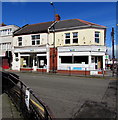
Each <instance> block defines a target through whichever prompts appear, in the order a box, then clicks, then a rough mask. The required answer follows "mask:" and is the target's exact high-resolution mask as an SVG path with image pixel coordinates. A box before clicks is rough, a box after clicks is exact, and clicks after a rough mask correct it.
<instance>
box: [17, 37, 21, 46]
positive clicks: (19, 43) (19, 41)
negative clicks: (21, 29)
mask: <svg viewBox="0 0 118 120" xmlns="http://www.w3.org/2000/svg"><path fill="white" fill-rule="evenodd" d="M19 38H21V40H20V39H19ZM18 46H22V37H18Z"/></svg>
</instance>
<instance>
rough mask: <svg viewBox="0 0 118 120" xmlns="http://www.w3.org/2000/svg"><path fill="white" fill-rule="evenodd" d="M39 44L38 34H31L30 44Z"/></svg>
mask: <svg viewBox="0 0 118 120" xmlns="http://www.w3.org/2000/svg"><path fill="white" fill-rule="evenodd" d="M39 44H40V35H33V36H32V45H39Z"/></svg>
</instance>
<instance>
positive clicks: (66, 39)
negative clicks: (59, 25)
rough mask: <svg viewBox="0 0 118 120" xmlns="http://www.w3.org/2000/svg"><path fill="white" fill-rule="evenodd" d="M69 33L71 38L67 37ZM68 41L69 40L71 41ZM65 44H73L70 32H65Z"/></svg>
mask: <svg viewBox="0 0 118 120" xmlns="http://www.w3.org/2000/svg"><path fill="white" fill-rule="evenodd" d="M67 34H69V38H68V37H67ZM66 41H69V43H68V42H66ZM65 44H71V40H70V33H65Z"/></svg>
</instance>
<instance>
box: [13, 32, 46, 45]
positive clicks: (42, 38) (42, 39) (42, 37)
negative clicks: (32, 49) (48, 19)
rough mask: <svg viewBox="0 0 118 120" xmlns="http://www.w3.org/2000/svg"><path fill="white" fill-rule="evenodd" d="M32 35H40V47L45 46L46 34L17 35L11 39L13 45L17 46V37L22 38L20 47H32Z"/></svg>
mask: <svg viewBox="0 0 118 120" xmlns="http://www.w3.org/2000/svg"><path fill="white" fill-rule="evenodd" d="M32 35H40V45H45V44H46V43H47V40H48V34H47V33H41V34H29V35H19V36H14V37H13V40H14V42H13V45H14V46H15V47H17V46H18V37H22V46H34V45H32V37H31V36H32Z"/></svg>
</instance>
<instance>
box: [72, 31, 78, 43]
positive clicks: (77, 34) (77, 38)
mask: <svg viewBox="0 0 118 120" xmlns="http://www.w3.org/2000/svg"><path fill="white" fill-rule="evenodd" d="M75 33H77V36H76V37H74V34H75ZM72 34H73V43H74V44H77V43H78V32H73V33H72ZM74 39H77V42H74Z"/></svg>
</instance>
